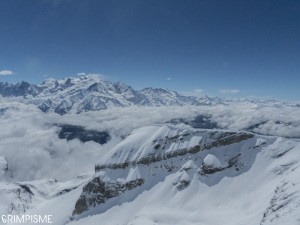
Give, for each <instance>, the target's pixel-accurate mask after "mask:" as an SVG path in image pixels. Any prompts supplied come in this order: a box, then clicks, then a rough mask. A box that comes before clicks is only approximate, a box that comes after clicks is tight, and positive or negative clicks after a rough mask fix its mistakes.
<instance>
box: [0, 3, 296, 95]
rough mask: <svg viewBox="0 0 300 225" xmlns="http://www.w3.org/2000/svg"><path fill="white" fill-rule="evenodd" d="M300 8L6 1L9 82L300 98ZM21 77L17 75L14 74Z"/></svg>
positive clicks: (1, 44)
mask: <svg viewBox="0 0 300 225" xmlns="http://www.w3.org/2000/svg"><path fill="white" fill-rule="evenodd" d="M299 12H300V1H298V0H257V1H256V0H251V1H250V0H247V1H246V0H235V1H233V0H226V1H225V0H181V1H177V0H128V1H125V0H118V1H117V0H111V1H101V0H85V1H81V0H26V1H23V0H1V1H0V81H8V82H18V81H21V80H26V81H29V82H33V83H40V82H41V81H42V80H44V79H45V78H46V77H53V78H62V77H66V76H70V75H76V74H77V73H82V72H85V73H97V74H103V75H104V77H105V79H107V80H111V81H123V82H125V83H127V84H129V85H131V86H133V87H134V88H136V89H141V88H144V87H148V86H153V87H163V88H168V89H171V90H176V91H179V92H186V93H193V94H208V95H213V96H216V95H218V96H225V97H247V96H256V97H274V98H279V99H288V100H299V99H300V90H299V86H300V13H299ZM9 71H12V73H13V74H9Z"/></svg>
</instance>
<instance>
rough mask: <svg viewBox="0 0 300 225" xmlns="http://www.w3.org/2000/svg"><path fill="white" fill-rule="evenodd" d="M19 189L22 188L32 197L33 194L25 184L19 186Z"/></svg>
mask: <svg viewBox="0 0 300 225" xmlns="http://www.w3.org/2000/svg"><path fill="white" fill-rule="evenodd" d="M19 186H20V187H21V188H23V189H24V190H25V191H26V192H28V193H29V194H31V195H34V194H33V192H32V191H31V189H30V187H28V186H27V185H26V184H19Z"/></svg>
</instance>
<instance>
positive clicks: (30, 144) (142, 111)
mask: <svg viewBox="0 0 300 225" xmlns="http://www.w3.org/2000/svg"><path fill="white" fill-rule="evenodd" d="M195 90H198V91H195ZM195 90H194V91H191V92H193V93H196V92H199V91H200V90H201V89H195ZM0 109H5V110H3V111H4V112H2V113H1V112H0V124H1V126H0V140H1V145H0V155H2V156H5V157H6V158H7V159H8V163H9V168H10V169H11V170H12V172H13V175H14V179H17V180H32V179H42V178H49V177H52V178H57V179H59V180H66V179H69V178H71V177H74V176H75V175H77V174H79V173H82V172H88V171H92V170H93V168H94V164H95V163H96V162H97V161H98V160H100V158H101V157H102V156H103V155H104V154H105V153H106V152H107V151H109V149H111V148H112V147H113V146H114V145H115V144H117V143H118V142H119V141H120V140H121V138H120V137H122V136H127V135H128V134H129V133H130V132H131V131H132V130H133V129H135V128H139V127H142V126H147V125H153V124H160V123H164V122H167V121H170V120H171V119H174V118H187V119H193V117H195V116H197V115H205V116H208V117H210V118H211V120H212V121H214V122H216V123H217V125H218V127H220V128H222V129H229V130H244V129H247V128H249V127H256V128H255V131H256V132H258V133H262V134H269V135H278V136H285V137H299V133H300V116H299V115H300V107H292V106H286V105H280V107H277V106H276V105H270V104H260V103H251V102H240V103H237V102H235V103H229V104H228V105H216V106H198V107H197V106H182V107H178V106H173V107H137V106H133V107H127V108H111V109H107V110H102V111H90V112H84V113H81V114H66V115H63V116H60V115H57V114H54V113H42V112H41V111H40V110H38V109H37V108H36V106H31V105H26V104H23V103H19V102H14V101H12V99H9V98H0ZM0 111H1V110H0ZM280 121H283V122H286V124H285V123H281V122H280ZM65 123H67V124H74V125H81V126H84V127H86V128H87V129H93V130H100V131H103V130H107V131H109V133H110V134H111V136H112V139H111V141H110V142H109V143H107V144H105V145H102V146H100V145H99V144H96V143H94V142H86V143H81V142H80V141H78V140H72V141H66V140H64V139H59V138H58V134H57V132H58V128H57V127H55V126H54V125H51V124H65ZM53 168H55V169H53Z"/></svg>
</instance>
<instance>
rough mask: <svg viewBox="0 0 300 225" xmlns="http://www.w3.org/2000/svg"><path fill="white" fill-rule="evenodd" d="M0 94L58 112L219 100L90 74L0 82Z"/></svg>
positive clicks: (216, 101) (204, 102)
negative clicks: (134, 85) (135, 86)
mask: <svg viewBox="0 0 300 225" xmlns="http://www.w3.org/2000/svg"><path fill="white" fill-rule="evenodd" d="M0 95H2V96H3V97H19V98H20V100H21V101H23V102H26V103H33V104H35V105H37V106H38V107H39V108H40V109H41V110H42V111H44V112H48V111H52V112H56V113H58V114H65V113H67V112H74V113H80V112H84V111H94V110H103V109H107V108H110V107H126V106H132V105H137V106H171V105H172V106H175V105H176V106H182V105H215V104H220V103H221V101H220V99H218V98H209V97H207V96H203V97H195V96H182V95H179V94H178V93H177V92H175V91H170V90H166V89H161V88H145V89H143V90H141V91H137V90H134V89H133V88H132V87H130V86H128V85H126V84H124V83H120V82H116V83H113V82H109V81H104V80H102V79H100V78H99V77H98V76H93V75H86V76H80V77H76V78H74V77H69V78H65V79H63V80H54V79H47V80H45V81H44V82H43V83H42V84H40V85H33V84H29V83H27V82H24V81H23V82H21V83H17V84H8V83H0Z"/></svg>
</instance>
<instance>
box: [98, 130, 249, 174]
mask: <svg viewBox="0 0 300 225" xmlns="http://www.w3.org/2000/svg"><path fill="white" fill-rule="evenodd" d="M210 135H211V138H213V139H215V140H216V141H213V142H210V143H206V144H204V145H203V147H202V148H201V146H200V143H199V145H196V146H194V147H191V148H183V149H178V150H177V151H172V152H167V153H164V152H160V153H158V154H155V153H152V154H149V155H148V156H146V157H143V158H141V159H139V160H138V161H135V162H124V163H118V164H106V165H96V166H95V171H100V170H102V169H106V168H109V169H120V168H126V167H128V166H135V165H149V164H151V163H156V162H159V161H162V160H166V159H170V158H175V157H178V156H183V155H186V154H196V153H198V152H200V151H203V150H209V149H211V148H213V147H220V146H226V145H231V144H234V143H239V142H241V141H244V140H247V139H249V138H253V137H254V135H253V134H251V133H236V132H219V131H213V132H211V133H210ZM172 138H173V141H175V139H174V137H172ZM177 138H180V136H177ZM166 139H168V140H169V139H170V138H168V137H166Z"/></svg>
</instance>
